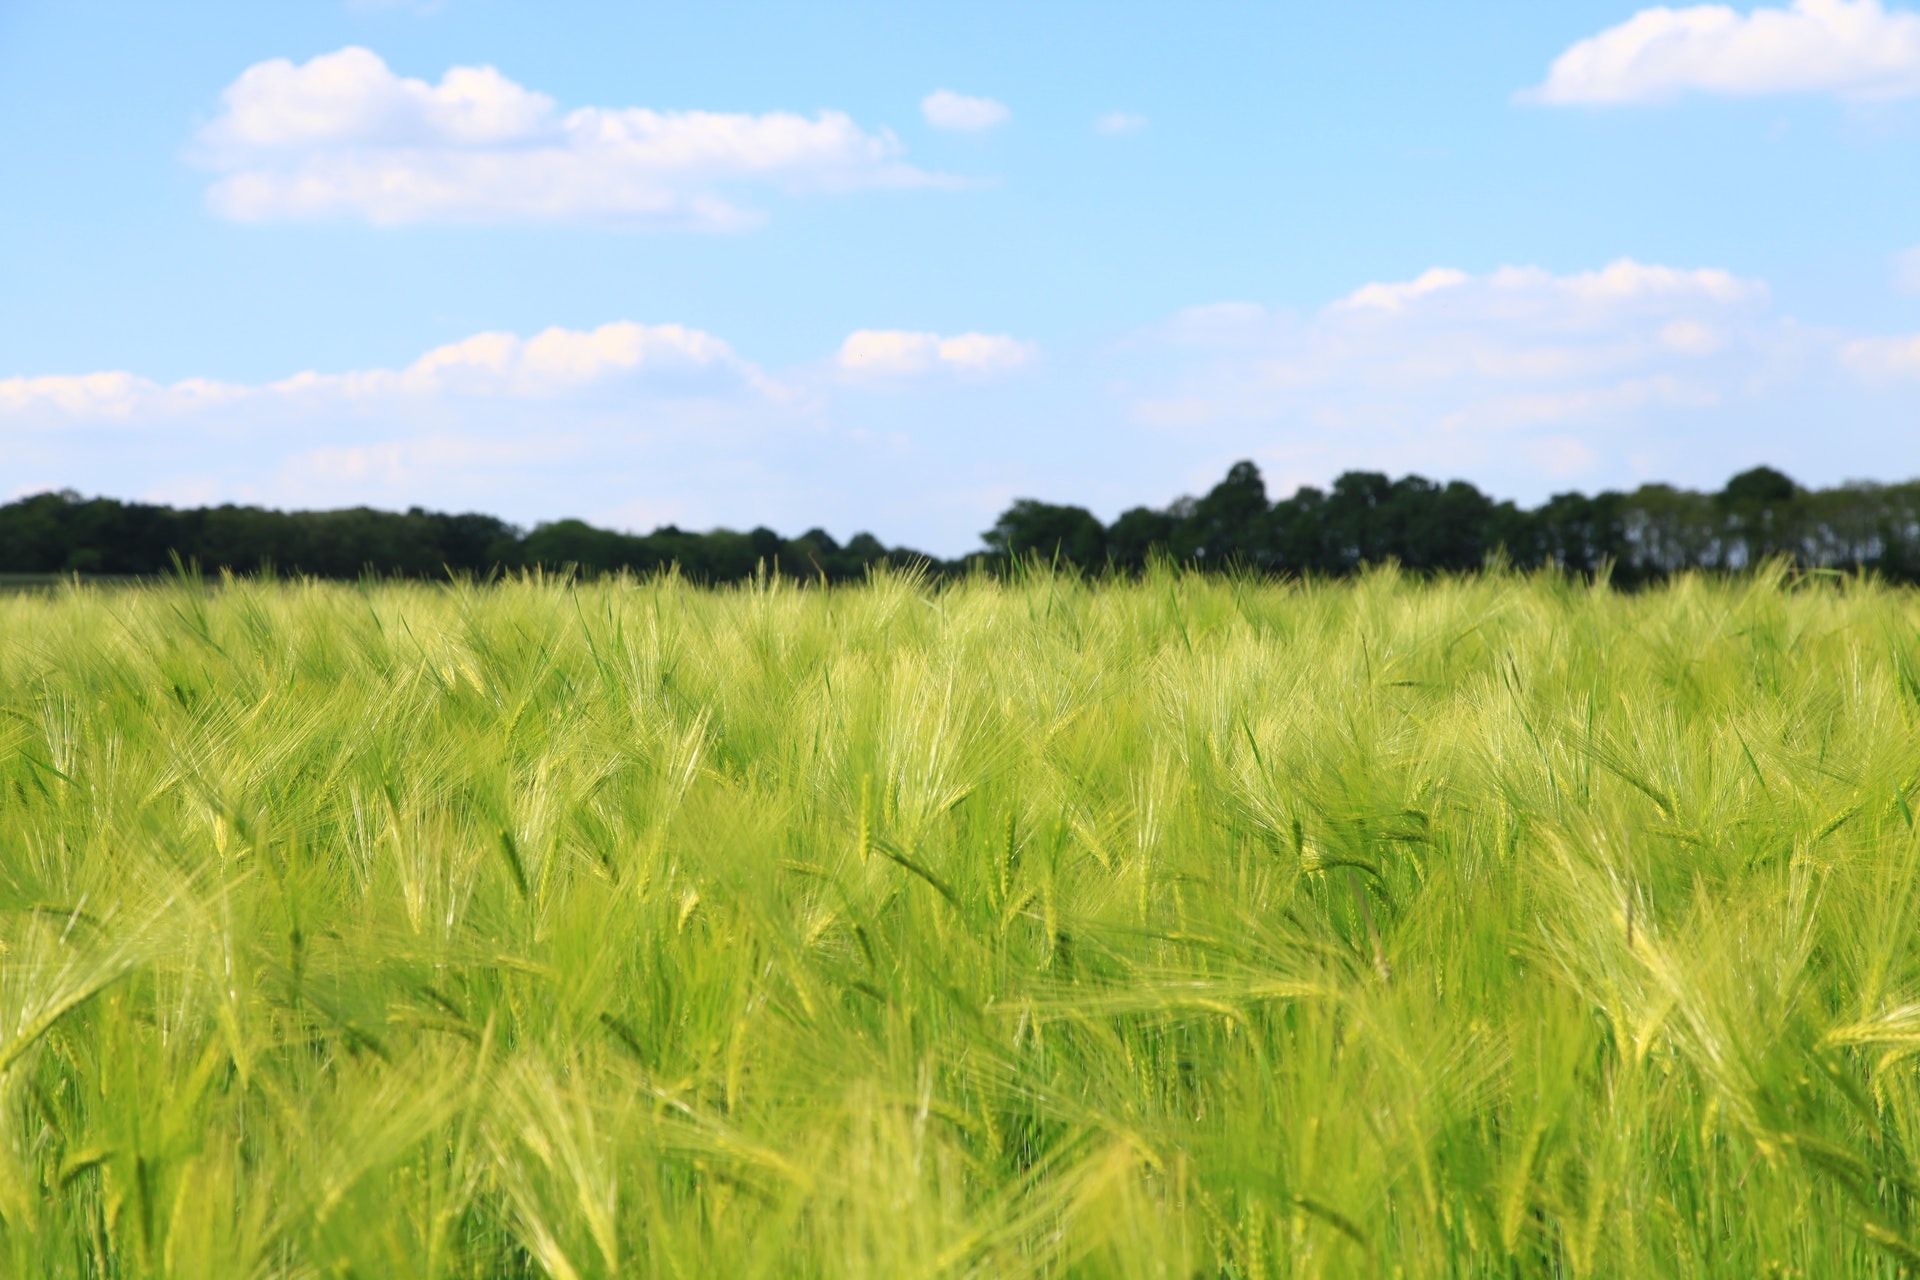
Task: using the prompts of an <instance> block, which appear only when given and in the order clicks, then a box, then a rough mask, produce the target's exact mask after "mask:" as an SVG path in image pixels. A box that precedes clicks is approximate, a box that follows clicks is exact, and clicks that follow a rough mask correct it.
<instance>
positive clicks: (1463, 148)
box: [0, 0, 1920, 553]
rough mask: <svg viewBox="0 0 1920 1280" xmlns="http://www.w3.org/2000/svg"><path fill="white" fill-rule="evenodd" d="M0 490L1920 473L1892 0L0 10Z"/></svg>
mask: <svg viewBox="0 0 1920 1280" xmlns="http://www.w3.org/2000/svg"><path fill="white" fill-rule="evenodd" d="M0 156H4V157H5V158H6V175H7V176H6V179H5V196H4V199H0V499H4V498H7V497H10V496H13V495H17V494H21V493H25V492H30V491H34V490H38V489H42V488H48V487H72V488H75V489H79V490H81V491H83V492H87V493H96V492H97V493H109V494H113V495H116V496H123V497H132V498H147V499H159V500H167V501H173V502H195V503H197V502H204V501H227V500H237V501H249V502H260V503H266V504H270V505H278V506H337V505H347V504H354V503H363V502H364V503H368V504H372V505H376V506H385V507H404V506H408V505H412V504H416V503H418V504H422V505H427V506H433V507H442V508H458V509H479V510H487V511H492V512H496V513H499V514H502V515H505V516H507V517H509V518H512V519H515V520H518V521H521V522H525V523H532V522H534V521H538V520H542V519H552V518H557V517H560V516H566V515H577V516H583V517H585V518H588V519H591V520H595V521H597V522H601V523H605V524H609V525H614V526H620V527H629V528H647V527H651V526H652V525H653V524H655V523H659V522H664V521H669V520H671V521H675V522H678V523H680V524H682V525H686V526H691V527H707V526H711V525H714V524H728V525H732V526H735V527H742V526H749V525H752V524H756V523H768V524H772V525H774V526H775V527H777V528H781V529H783V530H785V531H787V532H790V533H791V532H797V531H798V530H800V529H801V528H804V527H806V526H808V525H811V524H815V523H822V524H825V525H826V526H827V527H828V528H829V529H831V530H833V531H835V532H836V533H838V534H840V535H842V536H846V535H848V534H851V533H852V532H853V531H854V530H856V529H871V530H872V531H874V532H875V533H877V534H879V535H880V536H881V537H882V538H883V539H885V540H887V541H888V542H894V543H909V544H913V545H918V546H921V547H924V548H926V549H929V550H933V551H939V552H949V553H951V552H957V551H961V550H965V549H967V548H969V547H971V546H972V545H973V544H974V543H975V540H976V536H977V533H978V531H979V530H980V529H983V528H985V527H986V526H987V525H989V524H990V523H991V522H992V520H993V518H994V516H995V515H996V514H997V512H998V511H999V510H1000V509H1001V508H1003V507H1004V506H1005V504H1006V503H1007V502H1008V501H1009V500H1010V499H1011V498H1013V497H1015V496H1026V495H1033V496H1042V497H1046V498H1049V499H1052V500H1057V501H1074V502H1081V503H1084V504H1086V505H1088V506H1090V507H1092V508H1093V509H1094V510H1095V511H1097V512H1098V513H1099V514H1101V515H1102V516H1105V517H1111V516H1113V515H1114V514H1116V513H1117V512H1118V511H1119V510H1121V509H1122V508H1124V507H1127V506H1131V505H1136V504H1141V503H1145V504H1150V505H1158V504H1161V503H1164V502H1166V501H1167V500H1169V499H1171V498H1172V497H1174V496H1176V495H1177V494H1179V493H1181V492H1189V491H1196V490H1201V489H1204V488H1205V487H1206V486H1207V485H1209V484H1210V483H1211V482H1212V481H1213V480H1215V479H1216V478H1217V477H1218V476H1219V475H1220V474H1221V473H1223V472H1224V470H1225V468H1226V467H1227V466H1228V465H1229V464H1230V463H1231V462H1233V461H1234V460H1235V459H1238V458H1241V457H1251V458H1253V459H1255V460H1256V461H1257V462H1259V464H1260V465H1261V467H1262V469H1263V471H1265V472H1266V474H1267V475H1268V477H1269V483H1270V488H1271V489H1272V490H1273V491H1275V492H1276V493H1284V492H1286V491H1288V490H1290V489H1291V488H1293V487H1294V486H1296V485H1298V484H1301V483H1318V484H1324V483H1325V482H1326V481H1328V480H1330V479H1331V478H1332V477H1333V476H1334V475H1335V474H1337V473H1338V472H1340V471H1342V470H1345V469H1348V468H1351V467H1367V468H1373V469H1380V470H1386V471H1390V472H1393V473H1395V474H1398V473H1401V472H1404V471H1409V470H1413V471H1419V472H1422V473H1424V474H1427V475H1431V476H1437V477H1442V478H1452V477H1463V478H1467V479H1471V480H1473V481H1475V482H1476V483H1479V484H1480V485H1482V487H1484V488H1486V489H1488V490H1489V491H1491V492H1493V493H1495V494H1497V495H1499V496H1502V497H1514V498H1518V499H1521V500H1523V501H1529V502H1531V501H1536V500H1538V499H1540V498H1542V497H1544V496H1546V495H1547V494H1548V493H1551V492H1555V491H1559V490H1563V489H1568V488H1582V489H1587V490H1592V489H1595V488H1599V487H1605V486H1616V487H1617V486H1629V485H1632V484H1636V483H1639V482H1640V481H1642V480H1647V479H1661V480H1672V481H1675V482H1679V483H1683V484H1690V485H1698V486H1716V485H1718V484H1719V483H1720V482H1721V481H1723V480H1724V479H1725V477H1726V476H1727V475H1728V474H1730V473H1731V472H1733V471H1735V470H1738V469H1740V468H1742V467H1745V466H1749V465H1753V464H1755V463H1758V462H1770V463H1773V464H1775V465H1779V466H1782V467H1784V468H1786V469H1787V470H1788V471H1790V472H1791V473H1793V474H1794V475H1796V476H1797V477H1799V478H1800V479H1802V480H1803V481H1806V482H1810V483H1834V482H1838V481H1840V480H1843V479H1848V478H1872V479H1881V480H1892V479H1904V478H1907V477H1909V476H1912V475H1916V474H1920V337H1916V335H1920V12H1914V11H1912V10H1908V9H1904V8H1901V7H1899V6H1898V5H1883V4H1877V3H1874V2H1873V0H1800V2H1799V3H1798V4H1797V5H1793V6H1791V7H1787V8H1778V7H1772V8H1769V7H1762V8H1758V9H1755V8H1751V7H1743V8H1740V9H1724V8H1696V9H1688V8H1680V9H1670V10H1647V11H1642V10H1639V9H1637V8H1636V7H1635V6H1633V5H1632V4H1599V3H1562V4H1556V5H1551V6H1542V5H1523V4H1456V5H1449V6H1432V5H1414V4H1401V5H1393V4H1381V5H1372V6H1366V7H1361V6H1304V5H1300V6H1283V5H1257V6H1256V5H1206V4H1183V5H1173V4H1164V5H1142V4H1113V3H1106V4H1099V5H1092V4H1089V5H1074V4H1065V3H1053V4H1046V5H1034V4H1030V3H1029V4H1018V5H1015V4H1008V5H994V4H979V3H973V4H967V5H964V6H957V5H956V6H935V5H925V4H915V5H901V4H890V5H849V4H831V3H817V2H816V3H809V4H807V5H730V4H724V3H710V4H704V5H698V6H687V5H681V6H669V5H657V4H644V5H641V4H604V5H594V4H564V3H554V2H550V3H543V4H539V5H532V4H510V3H505V2H504V0H444V2H443V3H439V4H404V3H389V4H376V3H343V2H337V0H326V2H321V0H315V2H314V3H296V2H293V0H287V2H285V3H276V4H274V5H270V6H269V5H258V4H232V5H224V4H193V3H178V4H169V5H165V6H159V5H151V4H117V5H116V4H95V3H87V2H85V0H69V2H67V3H59V4H54V3H35V2H30V0H0Z"/></svg>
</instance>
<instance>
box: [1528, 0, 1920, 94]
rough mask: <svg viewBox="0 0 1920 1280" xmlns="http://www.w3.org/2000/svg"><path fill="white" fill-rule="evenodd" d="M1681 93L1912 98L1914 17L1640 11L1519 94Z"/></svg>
mask: <svg viewBox="0 0 1920 1280" xmlns="http://www.w3.org/2000/svg"><path fill="white" fill-rule="evenodd" d="M1689 92H1692V93H1708V94H1721V95H1726V96H1732V97H1750V96H1755V95H1760V94H1777V93H1831V94H1837V95H1840V96H1843V97H1854V98H1894V97H1907V96H1911V95H1913V94H1920V14H1915V13H1907V12H1901V11H1898V10H1888V9H1886V8H1883V7H1882V6H1881V4H1880V0H1795V2H1794V4H1793V5H1792V7H1790V8H1786V9H1767V8H1760V9H1755V10H1753V11H1752V12H1750V13H1745V14H1742V13H1738V12H1736V11H1735V10H1733V9H1731V8H1728V7H1727V6H1725V5H1696V6H1694V7H1692V8H1686V9H1670V8H1665V7H1658V8H1651V9H1642V10H1641V11H1640V12H1638V13H1636V14H1634V15H1633V16H1632V17H1630V18H1628V19H1627V20H1626V21H1625V22H1623V23H1620V24H1619V25H1618V26H1614V27H1609V28H1607V29H1606V30H1605V31H1602V32H1600V33H1599V34H1598V35H1594V36H1589V37H1588V38H1586V39H1584V40H1581V41H1579V42H1578V43H1576V44H1575V45H1573V46H1572V47H1571V48H1569V49H1568V50H1567V51H1566V52H1565V53H1562V54H1561V55H1560V56H1559V57H1558V58H1556V59H1554V62H1553V65H1552V67H1551V68H1549V69H1548V72H1547V78H1546V81H1545V82H1544V83H1543V84H1541V85H1540V86H1538V87H1537V88H1534V89H1530V90H1526V91H1524V92H1523V93H1521V94H1520V97H1521V98H1522V100H1524V101H1531V102H1539V103H1547V104H1552V105H1575V104H1578V105H1598V106H1607V105H1615V104H1621V103H1635V102H1660V101H1666V100H1669V99H1672V98H1675V97H1678V96H1680V95H1681V94H1684V93H1689Z"/></svg>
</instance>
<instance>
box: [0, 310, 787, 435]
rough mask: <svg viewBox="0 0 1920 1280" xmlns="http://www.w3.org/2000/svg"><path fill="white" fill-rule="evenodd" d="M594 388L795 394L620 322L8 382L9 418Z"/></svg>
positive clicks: (693, 333)
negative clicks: (383, 350) (392, 350)
mask: <svg viewBox="0 0 1920 1280" xmlns="http://www.w3.org/2000/svg"><path fill="white" fill-rule="evenodd" d="M595 391H617V392H626V393H633V394H646V395H651V396H681V397H689V396H693V397H697V396H703V395H705V396H712V395H726V394H733V393H735V392H741V391H744V392H747V393H751V394H753V395H758V396H772V397H779V396H781V395H784V394H787V392H786V390H785V389H784V388H783V387H782V386H781V385H780V384H779V383H777V382H775V381H774V380H773V379H770V378H769V377H767V376H766V375H765V374H764V373H762V372H761V371H760V370H759V369H758V368H756V367H755V366H753V365H752V364H750V363H748V362H747V361H745V360H742V359H741V358H740V357H739V356H738V355H737V354H736V353H735V352H734V350H733V348H731V347H730V346H728V345H727V344H726V343H725V342H723V341H721V340H720V339H719V338H716V337H714V336H713V335H712V334H708V333H702V332H701V331H700V330H698V329H689V328H687V327H686V326H684V325H677V324H661V325H641V324H634V323H631V322H629V321H621V322H618V323H614V324H606V325H602V326H600V327H599V328H597V329H591V330H578V329H560V328H554V329H548V330H546V331H545V332H543V333H538V334H535V335H534V336H533V337H531V338H520V337H517V336H515V335H514V334H511V333H478V334H475V335H473V336H472V337H470V338H465V339H463V340H461V341H459V342H453V343H448V344H447V345H445V346H441V347H436V348H434V349H433V350H431V351H429V352H427V353H426V354H425V355H423V356H421V357H420V358H419V359H417V360H415V361H414V362H413V363H411V364H409V365H407V366H406V367H405V368H402V369H361V370H355V371H352V372H347V373H314V372H306V373H298V374H295V375H293V376H292V377H289V378H283V379H281V380H279V381H277V382H270V383H262V384H243V383H232V382H217V381H213V380H210V379H205V378H189V379H187V380H185V381H181V382H176V383H172V384H170V385H163V384H161V383H157V382H153V381H151V380H149V379H146V378H142V377H138V376H136V375H134V374H131V373H126V372H106V373H90V374H82V375H79V376H61V375H51V376H41V377H31V378H27V377H17V378H9V379H4V380H0V420H4V419H5V418H8V417H12V418H15V419H22V418H32V419H35V420H40V421H48V422H55V423H58V422H65V421H81V420H103V419H104V420H115V421H153V420H160V419H167V418H176V417H180V416H184V415H191V414H195V413H199V412H201V411H205V410H211V409H217V408H222V407H225V406H229V405H235V404H242V403H246V404H250V405H253V406H258V405H259V404H260V403H261V402H263V401H281V402H293V401H305V402H310V403H311V402H332V403H341V404H365V403H369V402H375V401H402V400H407V399H414V400H418V399H424V398H458V397H472V398H483V399H486V398H495V399H498V398H504V399H515V400H552V399H559V398H563V397H578V396H581V395H584V394H591V393H593V392H595Z"/></svg>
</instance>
